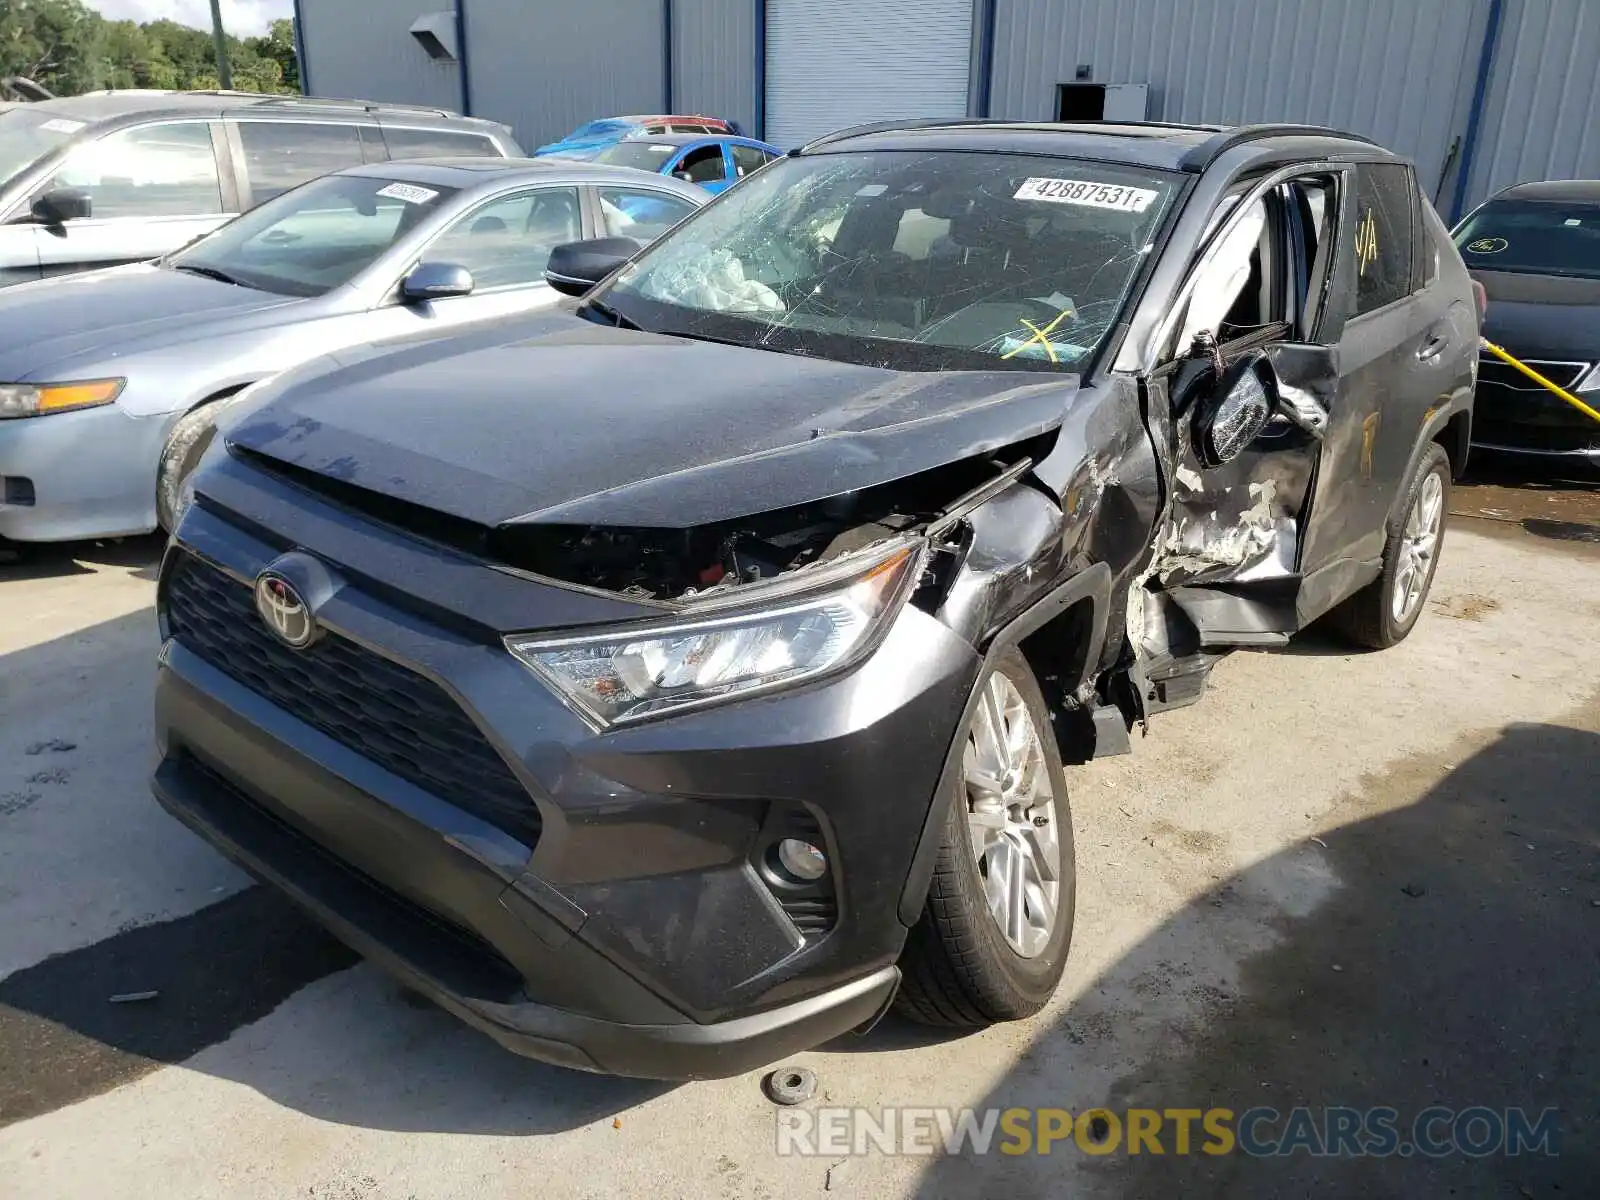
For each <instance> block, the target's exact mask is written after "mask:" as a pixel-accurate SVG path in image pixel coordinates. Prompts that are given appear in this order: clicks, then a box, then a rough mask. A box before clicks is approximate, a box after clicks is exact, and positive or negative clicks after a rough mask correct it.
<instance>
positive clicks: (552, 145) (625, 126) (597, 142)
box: [533, 115, 744, 158]
mask: <svg viewBox="0 0 1600 1200" xmlns="http://www.w3.org/2000/svg"><path fill="white" fill-rule="evenodd" d="M669 133H708V134H718V135H721V134H732V135H733V136H735V137H742V136H743V135H744V131H743V130H742V129H740V128H739V126H738V125H737V124H735V123H734V122H732V121H724V120H723V119H722V118H721V117H704V116H682V115H679V116H672V115H659V116H631V117H601V118H600V119H599V120H597V121H588V122H586V123H585V124H582V125H580V126H578V127H577V128H576V129H574V130H573V131H572V132H571V133H569V134H567V136H566V137H564V138H561V139H559V140H558V141H554V142H546V143H545V144H544V145H543V146H540V147H539V148H538V149H537V150H535V151H534V152H533V153H534V157H535V158H538V157H541V156H543V155H546V154H559V155H561V156H563V157H564V158H577V157H580V156H581V157H585V158H586V157H588V156H589V155H590V154H592V153H593V152H594V151H596V150H601V149H604V148H605V147H607V146H609V145H611V144H612V143H613V142H620V141H622V140H623V139H624V138H636V137H657V136H660V135H662V134H669Z"/></svg>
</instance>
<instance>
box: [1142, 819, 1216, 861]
mask: <svg viewBox="0 0 1600 1200" xmlns="http://www.w3.org/2000/svg"><path fill="white" fill-rule="evenodd" d="M1150 833H1151V835H1152V836H1153V837H1154V838H1155V839H1157V840H1158V841H1162V842H1177V843H1178V844H1179V845H1180V846H1182V847H1183V848H1184V849H1185V850H1187V851H1189V853H1191V854H1198V855H1200V856H1201V857H1209V856H1210V855H1213V854H1221V853H1222V851H1223V849H1224V848H1225V847H1226V846H1227V841H1226V840H1225V839H1224V838H1223V837H1222V836H1221V835H1219V834H1215V833H1207V832H1206V831H1205V830H1203V829H1180V828H1178V826H1176V825H1174V824H1173V823H1172V822H1171V821H1157V822H1156V823H1155V824H1154V825H1152V826H1150Z"/></svg>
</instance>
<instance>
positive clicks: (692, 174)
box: [672, 145, 728, 183]
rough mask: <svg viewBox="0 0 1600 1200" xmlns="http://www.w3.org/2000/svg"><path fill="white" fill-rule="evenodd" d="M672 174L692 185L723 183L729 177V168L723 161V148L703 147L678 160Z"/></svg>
mask: <svg viewBox="0 0 1600 1200" xmlns="http://www.w3.org/2000/svg"><path fill="white" fill-rule="evenodd" d="M672 173H673V174H674V175H676V176H677V177H678V178H679V179H687V180H688V181H689V182H690V183H721V182H722V181H723V180H724V179H726V178H727V177H728V168H727V166H726V164H725V163H724V162H723V160H722V147H721V146H717V145H713V146H701V147H700V148H699V149H698V150H691V151H689V153H687V154H685V155H684V156H683V157H682V158H680V159H679V160H678V165H677V166H675V167H673V168H672Z"/></svg>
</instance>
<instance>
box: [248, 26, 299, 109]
mask: <svg viewBox="0 0 1600 1200" xmlns="http://www.w3.org/2000/svg"><path fill="white" fill-rule="evenodd" d="M244 44H245V45H246V46H248V47H249V48H250V49H251V50H253V51H255V52H256V54H258V55H259V56H260V57H262V58H270V59H271V60H272V61H273V62H275V63H277V64H278V70H279V78H280V80H281V81H282V85H283V90H284V91H289V92H298V91H299V90H300V59H299V58H298V57H297V56H296V55H295V52H294V22H293V21H291V20H289V19H288V18H287V17H285V18H283V19H281V20H277V21H274V22H273V23H272V24H271V25H270V26H268V28H267V34H266V36H265V37H253V38H246V39H245V41H244Z"/></svg>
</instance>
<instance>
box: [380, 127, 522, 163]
mask: <svg viewBox="0 0 1600 1200" xmlns="http://www.w3.org/2000/svg"><path fill="white" fill-rule="evenodd" d="M383 138H384V141H386V142H387V143H388V144H389V156H390V157H391V158H441V157H442V158H459V157H463V156H470V157H473V158H498V157H499V156H500V150H499V148H498V147H496V146H495V144H494V143H493V142H491V141H490V140H489V139H488V138H486V137H484V136H483V135H482V134H477V133H460V132H458V131H456V130H451V129H388V128H385V129H384V131H383Z"/></svg>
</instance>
